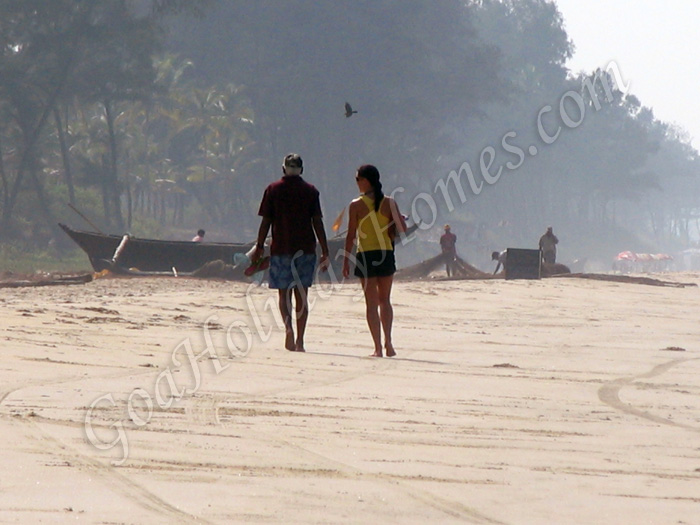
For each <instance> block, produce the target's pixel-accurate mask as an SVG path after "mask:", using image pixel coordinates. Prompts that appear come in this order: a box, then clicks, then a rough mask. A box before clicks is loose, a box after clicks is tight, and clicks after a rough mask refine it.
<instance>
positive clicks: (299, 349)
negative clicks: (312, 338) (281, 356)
mask: <svg viewBox="0 0 700 525" xmlns="http://www.w3.org/2000/svg"><path fill="white" fill-rule="evenodd" d="M294 351H295V352H306V350H304V345H296V346H295V347H294Z"/></svg>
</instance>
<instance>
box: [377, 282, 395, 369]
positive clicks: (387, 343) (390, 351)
mask: <svg viewBox="0 0 700 525" xmlns="http://www.w3.org/2000/svg"><path fill="white" fill-rule="evenodd" d="M393 282H394V276H393V275H389V276H387V277H377V298H378V301H379V317H380V319H381V323H382V329H383V330H384V348H385V349H386V356H387V357H394V356H395V355H396V352H395V351H394V345H393V343H392V340H391V327H392V324H393V322H394V308H393V307H392V306H391V285H392V284H393Z"/></svg>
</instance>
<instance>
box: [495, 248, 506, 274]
mask: <svg viewBox="0 0 700 525" xmlns="http://www.w3.org/2000/svg"><path fill="white" fill-rule="evenodd" d="M507 255H508V251H507V250H503V251H502V252H491V260H492V261H498V264H497V265H496V269H495V270H494V271H493V274H494V275H496V274H497V273H498V270H500V269H501V266H503V269H504V270H505V269H506V256H507Z"/></svg>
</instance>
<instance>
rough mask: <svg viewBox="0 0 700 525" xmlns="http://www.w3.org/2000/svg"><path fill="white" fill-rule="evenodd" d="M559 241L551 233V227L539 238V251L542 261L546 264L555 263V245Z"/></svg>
mask: <svg viewBox="0 0 700 525" xmlns="http://www.w3.org/2000/svg"><path fill="white" fill-rule="evenodd" d="M558 243H559V239H557V236H556V235H554V233H553V232H552V227H551V226H550V227H549V228H547V232H546V233H545V234H544V235H543V236H542V237H540V250H541V251H542V260H543V261H544V262H545V263H547V264H554V263H556V262H557V244H558Z"/></svg>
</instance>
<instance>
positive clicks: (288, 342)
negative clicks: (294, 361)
mask: <svg viewBox="0 0 700 525" xmlns="http://www.w3.org/2000/svg"><path fill="white" fill-rule="evenodd" d="M284 347H285V348H286V349H287V350H289V351H290V352H294V350H295V349H296V345H295V344H294V331H293V330H287V332H286V333H285V336H284Z"/></svg>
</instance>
